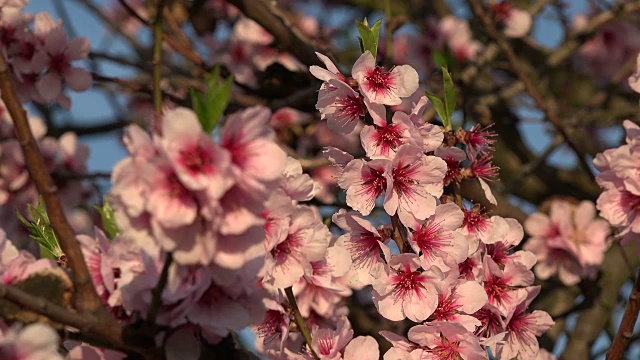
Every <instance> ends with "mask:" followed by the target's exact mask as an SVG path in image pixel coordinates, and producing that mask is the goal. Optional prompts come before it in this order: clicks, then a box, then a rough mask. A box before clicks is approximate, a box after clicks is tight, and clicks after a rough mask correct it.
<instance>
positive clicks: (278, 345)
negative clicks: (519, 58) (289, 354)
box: [253, 298, 291, 351]
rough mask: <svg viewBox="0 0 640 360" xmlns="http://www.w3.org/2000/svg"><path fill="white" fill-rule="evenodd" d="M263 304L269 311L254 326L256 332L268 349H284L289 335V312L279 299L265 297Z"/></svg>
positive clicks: (259, 339)
mask: <svg viewBox="0 0 640 360" xmlns="http://www.w3.org/2000/svg"><path fill="white" fill-rule="evenodd" d="M263 304H264V306H265V308H266V309H267V311H266V312H265V314H264V319H263V320H262V322H260V323H259V325H257V326H254V327H253V329H254V332H255V333H256V335H257V336H258V341H261V342H262V344H263V346H264V347H265V348H266V349H270V348H271V349H277V350H279V351H282V349H283V347H284V343H285V341H286V340H287V338H288V335H289V323H290V321H291V319H290V317H289V314H288V313H287V311H286V310H285V309H284V307H283V306H282V305H281V304H280V303H279V302H277V301H275V300H272V299H267V298H265V299H264V300H263Z"/></svg>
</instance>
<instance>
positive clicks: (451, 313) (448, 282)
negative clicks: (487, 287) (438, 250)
mask: <svg viewBox="0 0 640 360" xmlns="http://www.w3.org/2000/svg"><path fill="white" fill-rule="evenodd" d="M487 300H488V297H487V294H486V293H485V292H484V288H483V287H482V285H481V284H479V283H478V282H476V281H475V280H471V281H469V280H461V279H459V278H458V277H457V271H451V272H450V273H449V274H447V277H446V278H445V284H444V285H443V286H442V293H441V294H439V295H438V307H437V308H436V310H435V311H434V312H433V314H432V315H431V316H430V319H432V320H434V321H446V322H455V323H458V324H460V325H462V326H464V328H465V329H467V331H470V332H473V331H475V329H476V327H477V326H480V325H481V323H480V321H478V320H477V319H476V318H474V317H473V316H471V315H472V314H474V313H475V312H476V311H478V310H480V309H481V308H482V307H483V306H484V305H485V304H486V303H487Z"/></svg>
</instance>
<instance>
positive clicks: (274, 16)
mask: <svg viewBox="0 0 640 360" xmlns="http://www.w3.org/2000/svg"><path fill="white" fill-rule="evenodd" d="M229 3H231V4H232V5H234V6H235V7H237V8H238V9H240V11H242V12H243V13H244V14H245V15H246V16H247V17H248V18H250V19H252V20H254V21H255V22H257V23H258V24H260V26H262V27H263V28H264V29H265V30H267V31H268V32H269V33H270V34H271V35H273V37H274V38H275V43H276V46H277V47H278V49H280V50H285V51H288V52H290V53H291V54H292V55H293V56H295V57H296V58H297V59H298V60H300V61H301V62H302V63H303V64H305V65H307V66H311V65H319V66H322V63H321V62H320V60H319V59H318V57H317V56H316V54H315V52H316V49H315V47H314V46H313V45H312V44H311V41H309V39H307V38H306V37H305V36H304V35H302V34H301V33H300V32H299V31H298V30H297V29H296V27H295V26H293V24H291V22H290V21H289V20H288V19H287V18H286V16H285V15H284V14H283V13H282V12H281V11H280V9H278V7H277V6H276V5H275V2H273V1H269V0H229Z"/></svg>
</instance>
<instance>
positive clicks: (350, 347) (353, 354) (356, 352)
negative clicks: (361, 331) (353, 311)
mask: <svg viewBox="0 0 640 360" xmlns="http://www.w3.org/2000/svg"><path fill="white" fill-rule="evenodd" d="M379 357H380V350H378V343H377V342H376V340H375V339H374V338H372V337H371V336H358V337H356V338H355V339H353V340H351V341H350V342H349V344H347V347H345V349H344V357H343V359H344V360H378V359H379Z"/></svg>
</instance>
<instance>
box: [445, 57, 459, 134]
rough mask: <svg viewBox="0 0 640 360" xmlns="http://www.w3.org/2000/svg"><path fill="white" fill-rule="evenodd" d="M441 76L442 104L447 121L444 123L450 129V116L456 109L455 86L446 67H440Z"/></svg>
mask: <svg viewBox="0 0 640 360" xmlns="http://www.w3.org/2000/svg"><path fill="white" fill-rule="evenodd" d="M442 78H443V79H444V105H445V110H446V112H447V121H448V122H447V123H445V124H444V126H445V127H446V128H448V129H449V130H450V127H451V117H452V116H453V112H454V111H455V109H456V87H455V86H454V85H453V79H451V74H449V71H447V68H445V67H442Z"/></svg>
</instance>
